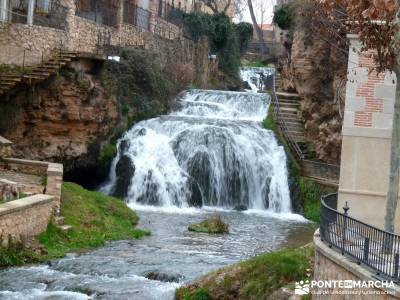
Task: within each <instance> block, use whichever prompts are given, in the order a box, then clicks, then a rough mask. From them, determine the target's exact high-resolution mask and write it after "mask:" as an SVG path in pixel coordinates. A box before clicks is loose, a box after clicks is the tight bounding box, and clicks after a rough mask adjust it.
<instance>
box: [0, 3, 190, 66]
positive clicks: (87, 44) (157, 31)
mask: <svg viewBox="0 0 400 300" xmlns="http://www.w3.org/2000/svg"><path fill="white" fill-rule="evenodd" d="M59 2H60V4H61V5H63V7H65V9H66V10H67V13H66V15H65V24H66V25H65V29H64V30H62V29H55V28H50V27H45V26H38V25H27V24H17V23H8V22H0V48H1V49H2V51H1V52H0V64H1V63H7V64H10V63H13V64H21V63H22V60H23V57H24V56H25V65H34V64H37V63H39V62H40V61H41V59H42V57H48V56H49V55H50V54H51V51H52V50H54V49H59V48H63V49H64V50H68V51H73V52H77V53H85V54H91V55H103V56H104V55H106V54H107V53H106V52H104V51H103V47H104V46H106V47H107V48H110V47H131V46H141V47H146V38H147V40H149V39H150V40H152V39H155V40H157V39H160V38H162V39H167V40H180V39H184V38H183V36H182V31H181V29H180V28H179V27H177V26H176V25H174V24H172V23H168V22H166V21H165V20H163V19H161V18H159V17H158V16H157V11H156V9H157V5H156V4H155V3H153V2H154V1H151V5H150V6H149V10H150V12H151V14H150V16H151V18H150V19H149V21H150V28H149V31H145V30H143V29H142V28H139V27H136V26H134V25H131V24H127V23H124V22H123V20H122V19H123V18H122V17H121V15H122V14H121V13H119V14H118V13H117V11H116V12H115V14H116V15H117V16H116V17H117V22H118V25H117V26H115V27H113V26H107V25H103V24H99V23H96V22H94V21H91V20H88V19H85V18H82V17H80V16H77V15H76V4H75V1H74V0H60V1H59ZM118 5H119V6H120V9H123V1H119V2H118ZM153 43H154V42H153Z"/></svg>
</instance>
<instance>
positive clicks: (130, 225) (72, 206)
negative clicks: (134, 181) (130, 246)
mask: <svg viewBox="0 0 400 300" xmlns="http://www.w3.org/2000/svg"><path fill="white" fill-rule="evenodd" d="M61 197H62V198H61V216H62V217H64V221H65V223H66V224H67V225H70V226H72V228H71V229H69V230H67V231H63V230H62V229H61V228H59V227H58V226H57V225H56V224H55V222H54V221H52V222H51V223H50V224H49V225H48V228H47V231H46V232H44V233H42V234H41V235H40V236H38V237H37V238H36V239H35V240H34V241H32V242H30V243H29V244H30V245H31V247H23V246H22V245H12V246H11V247H10V248H9V249H7V250H4V249H3V250H0V266H1V267H7V266H15V265H23V264H28V263H38V262H43V261H47V260H50V259H54V258H60V257H64V256H65V255H66V254H67V253H70V252H83V251H87V250H90V249H94V248H98V247H101V246H103V245H104V244H105V243H106V242H107V241H115V240H128V239H138V238H141V237H143V236H145V235H149V234H150V233H149V232H148V231H145V230H141V229H138V228H135V226H136V225H137V223H138V221H139V217H138V215H137V214H136V213H135V212H134V211H133V210H131V209H130V208H129V207H127V206H126V204H125V203H124V202H122V201H121V200H119V199H117V198H113V197H108V196H105V195H103V194H101V193H98V192H92V191H88V190H86V189H84V188H82V187H81V186H79V185H77V184H74V183H68V182H66V183H64V184H63V188H62V196H61Z"/></svg>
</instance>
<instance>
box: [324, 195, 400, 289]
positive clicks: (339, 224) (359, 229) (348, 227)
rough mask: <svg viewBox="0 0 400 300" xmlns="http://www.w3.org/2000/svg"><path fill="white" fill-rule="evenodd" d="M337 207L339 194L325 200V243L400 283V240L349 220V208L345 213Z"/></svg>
mask: <svg viewBox="0 0 400 300" xmlns="http://www.w3.org/2000/svg"><path fill="white" fill-rule="evenodd" d="M336 206H337V194H331V195H327V196H324V197H323V198H322V199H321V224H320V235H321V240H322V241H323V242H325V243H326V244H328V245H329V247H333V248H335V249H337V250H339V251H340V252H341V253H342V254H343V255H348V256H350V257H351V258H353V259H355V260H356V262H357V263H358V264H362V265H365V266H366V267H367V268H369V269H370V270H371V271H372V272H374V273H375V274H376V275H378V276H380V277H382V278H384V279H389V280H393V281H395V282H399V281H400V276H399V257H400V236H398V235H396V234H393V233H390V232H387V231H384V230H381V229H379V228H376V227H374V226H371V225H369V224H366V223H364V222H362V221H359V220H357V219H354V218H352V217H350V216H348V215H347V210H348V209H349V208H348V207H347V205H346V207H344V211H345V212H343V213H341V212H339V211H338V210H337V208H336ZM350 209H351V208H350Z"/></svg>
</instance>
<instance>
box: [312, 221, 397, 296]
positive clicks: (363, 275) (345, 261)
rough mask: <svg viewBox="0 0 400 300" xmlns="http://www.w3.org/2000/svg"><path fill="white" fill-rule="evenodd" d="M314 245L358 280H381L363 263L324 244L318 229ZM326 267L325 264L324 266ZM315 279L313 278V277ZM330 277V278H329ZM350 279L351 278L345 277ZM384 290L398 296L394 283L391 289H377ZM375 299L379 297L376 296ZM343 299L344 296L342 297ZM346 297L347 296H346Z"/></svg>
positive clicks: (318, 250)
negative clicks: (360, 263) (358, 262)
mask: <svg viewBox="0 0 400 300" xmlns="http://www.w3.org/2000/svg"><path fill="white" fill-rule="evenodd" d="M313 242H314V246H315V251H317V252H318V253H319V254H320V255H322V256H324V257H325V258H327V259H329V260H330V261H332V262H333V263H335V264H336V265H337V266H339V267H341V268H343V270H344V271H347V272H349V273H351V274H352V275H354V276H355V277H356V278H357V279H359V280H366V281H369V280H372V281H376V280H381V278H379V277H378V276H376V275H375V274H374V273H373V272H372V271H371V270H370V269H368V268H367V267H366V266H363V265H358V264H357V261H355V260H354V259H352V258H350V257H348V256H346V255H342V254H341V253H340V252H339V250H335V249H333V248H329V246H328V245H326V244H325V243H324V242H322V241H321V238H320V234H319V229H317V230H316V231H315V233H314V238H313ZM324 267H327V266H324ZM315 268H321V267H320V266H319V265H317V264H316V266H315ZM315 273H318V270H314V274H315ZM314 279H315V278H314ZM329 279H330V278H329ZM335 279H336V278H332V280H335ZM347 279H351V278H347ZM315 280H326V279H322V278H316V279H315ZM376 289H377V290H381V291H384V292H387V293H388V295H386V296H391V297H392V298H400V286H398V285H397V284H395V288H394V289H393V290H392V289H378V288H376ZM376 297H377V298H376V299H380V298H379V297H378V296H376ZM343 299H345V298H343ZM346 299H347V298H346Z"/></svg>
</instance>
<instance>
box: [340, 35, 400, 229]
mask: <svg viewBox="0 0 400 300" xmlns="http://www.w3.org/2000/svg"><path fill="white" fill-rule="evenodd" d="M349 39H350V53H349V62H348V81H347V86H346V103H345V113H344V123H343V128H342V135H343V141H342V158H341V173H340V183H339V201H338V208H339V209H340V208H342V207H343V206H344V204H345V202H346V201H347V202H348V205H349V207H350V211H349V214H350V216H353V217H355V218H357V219H360V220H363V221H365V222H367V223H369V224H372V225H375V226H378V227H380V228H383V224H384V214H385V205H386V199H385V197H386V193H387V187H388V177H389V158H390V144H391V131H392V130H391V128H392V115H393V109H394V99H395V82H396V78H395V75H394V74H391V73H389V72H386V73H382V74H376V72H370V68H371V67H372V66H373V61H372V59H371V58H369V57H368V56H367V55H366V54H365V53H361V54H359V52H360V49H361V44H360V42H359V41H358V39H357V37H356V36H354V35H350V36H349ZM396 216H397V218H396V220H397V224H396V232H397V233H399V232H400V217H399V216H400V208H398V210H397V213H396Z"/></svg>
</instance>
